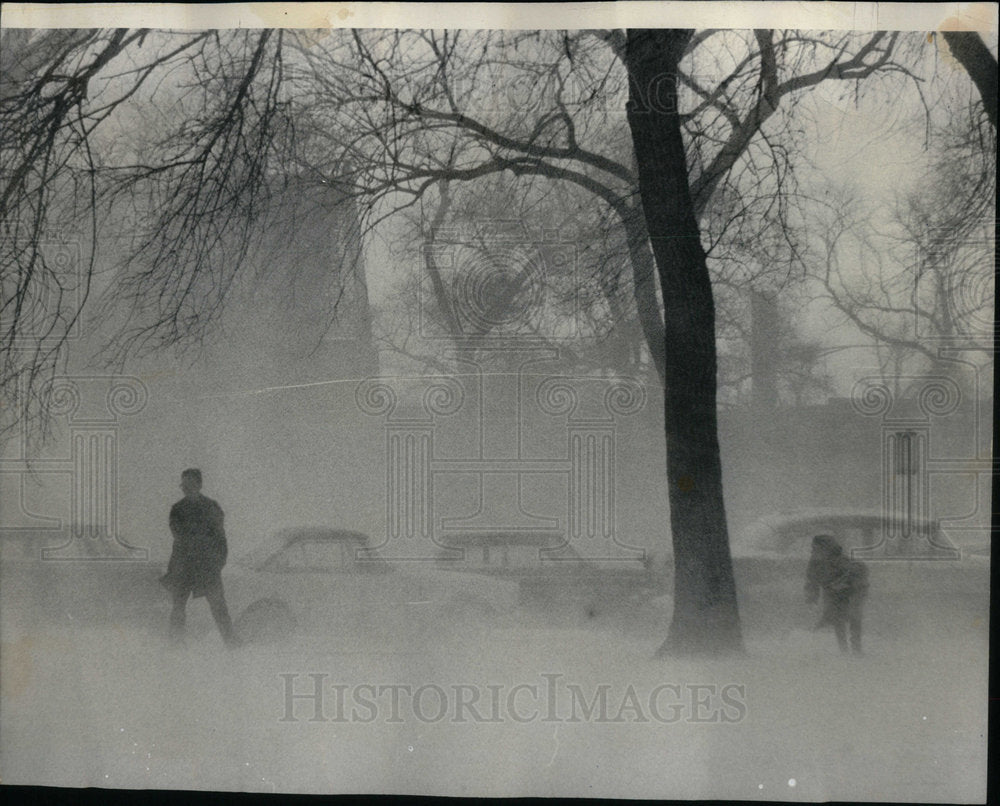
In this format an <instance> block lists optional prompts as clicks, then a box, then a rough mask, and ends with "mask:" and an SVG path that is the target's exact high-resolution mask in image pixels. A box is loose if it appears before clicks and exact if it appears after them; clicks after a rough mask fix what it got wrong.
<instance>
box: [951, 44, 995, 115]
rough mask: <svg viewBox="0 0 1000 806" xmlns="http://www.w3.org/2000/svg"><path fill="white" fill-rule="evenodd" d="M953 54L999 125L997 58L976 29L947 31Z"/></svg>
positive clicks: (987, 111) (987, 112)
mask: <svg viewBox="0 0 1000 806" xmlns="http://www.w3.org/2000/svg"><path fill="white" fill-rule="evenodd" d="M944 41H945V42H947V43H948V49H949V50H950V51H951V55H952V56H954V57H955V58H956V59H957V60H958V62H959V63H960V64H961V65H962V67H964V68H965V71H966V72H967V73H968V74H969V78H971V79H972V83H973V84H975V85H976V89H978V90H979V95H980V97H981V98H982V99H983V106H984V107H985V108H986V115H987V117H988V118H989V119H990V123H992V124H993V128H994V129H995V128H996V127H997V60H996V59H995V58H994V57H993V54H992V53H990V49H989V48H988V47H986V43H985V42H983V40H982V38H981V37H980V36H979V34H977V33H976V32H975V31H945V32H944Z"/></svg>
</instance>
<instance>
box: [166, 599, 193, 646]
mask: <svg viewBox="0 0 1000 806" xmlns="http://www.w3.org/2000/svg"><path fill="white" fill-rule="evenodd" d="M190 595H191V592H190V591H189V590H186V589H185V590H183V591H181V590H175V591H174V596H173V599H174V606H173V609H172V610H171V611H170V640H171V641H179V640H180V639H181V636H182V635H184V622H185V620H186V619H185V616H186V613H185V607H186V606H187V600H188V596H190Z"/></svg>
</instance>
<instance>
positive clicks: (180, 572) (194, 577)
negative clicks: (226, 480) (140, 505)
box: [160, 493, 229, 597]
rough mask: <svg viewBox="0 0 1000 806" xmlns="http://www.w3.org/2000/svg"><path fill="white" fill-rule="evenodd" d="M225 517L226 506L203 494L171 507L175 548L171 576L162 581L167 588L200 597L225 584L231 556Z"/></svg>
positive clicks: (169, 566) (184, 499)
mask: <svg viewBox="0 0 1000 806" xmlns="http://www.w3.org/2000/svg"><path fill="white" fill-rule="evenodd" d="M223 518H224V514H223V512H222V507H220V506H219V505H218V504H217V503H216V502H215V501H213V500H212V499H211V498H206V497H205V496H203V495H201V494H200V493H199V494H197V495H193V496H185V497H184V498H182V499H181V500H180V501H178V502H177V503H176V504H174V505H173V507H171V509H170V531H171V533H172V534H173V536H174V546H173V551H171V553H170V562H169V563H168V564H167V573H166V574H165V575H164V576H163V577H162V578H161V579H160V582H161V583H162V584H163V585H164V587H166V588H167V589H168V590H170V591H171V592H172V593H179V594H183V593H184V592H190V593H191V594H192V595H194V596H196V597H197V596H204V595H205V593H206V592H207V591H208V590H210V589H211V588H212V586H214V585H216V584H218V583H219V582H220V581H221V579H222V577H221V572H222V568H223V566H224V565H225V564H226V557H227V555H228V553H229V548H228V546H227V545H226V530H225V528H224V527H223Z"/></svg>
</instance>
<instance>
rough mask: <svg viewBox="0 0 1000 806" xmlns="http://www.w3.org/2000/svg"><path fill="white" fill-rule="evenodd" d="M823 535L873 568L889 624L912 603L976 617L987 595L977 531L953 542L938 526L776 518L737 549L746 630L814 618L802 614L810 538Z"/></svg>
mask: <svg viewBox="0 0 1000 806" xmlns="http://www.w3.org/2000/svg"><path fill="white" fill-rule="evenodd" d="M904 527H906V528H907V529H908V532H904ZM819 534H827V535H832V536H833V537H834V538H835V539H837V541H838V542H839V543H840V544H841V546H843V548H844V551H845V553H847V554H848V555H849V556H852V557H854V558H855V559H859V560H861V561H863V562H864V563H865V564H866V565H867V566H868V569H869V579H870V593H869V600H870V604H871V606H872V607H874V608H875V609H877V610H881V612H882V616H881V617H882V618H883V621H885V623H887V624H888V623H889V622H891V619H890V618H888V617H887V616H886V613H889V612H891V611H892V609H893V608H896V609H899V611H900V612H903V611H905V610H906V609H907V608H908V607H909V605H907V604H904V603H905V602H907V601H908V600H911V599H912V600H913V601H914V602H919V606H918V605H914V607H915V608H917V609H920V608H923V609H925V610H934V609H935V604H934V603H935V602H936V601H939V600H941V599H943V598H946V599H948V601H949V606H950V607H953V608H954V607H955V606H958V605H959V604H960V603H961V602H962V601H965V602H966V604H967V605H968V609H969V611H970V612H978V611H977V610H976V608H977V607H979V606H980V604H981V598H982V597H981V592H982V591H983V590H987V591H988V590H989V545H988V542H987V543H986V545H985V553H984V549H983V546H982V545H981V539H980V538H981V535H980V538H977V537H976V533H975V532H974V531H972V530H970V532H969V533H968V534H967V535H966V536H965V539H964V540H963V539H961V538H960V539H958V540H956V539H954V536H953V535H952V534H949V533H948V531H947V530H945V529H943V528H942V527H941V524H940V523H939V522H938V521H936V520H915V521H912V522H910V523H908V524H904V523H903V522H902V521H900V520H899V519H887V517H886V516H885V515H883V514H882V513H880V512H871V511H846V510H833V509H810V510H797V511H792V512H779V513H775V514H773V515H769V516H766V517H764V518H761V519H759V520H757V521H755V522H754V523H753V524H751V525H750V526H749V527H748V528H747V529H745V530H743V531H742V532H741V533H740V534H738V535H737V536H736V538H735V539H734V541H733V543H732V554H733V566H734V573H735V576H736V584H737V589H738V593H739V596H740V607H741V612H742V613H743V615H744V617H745V620H746V621H747V622H749V623H751V624H753V623H755V622H760V623H763V622H768V623H777V622H783V621H788V622H789V623H792V622H795V620H796V619H799V620H802V619H805V620H808V619H810V618H813V617H814V615H815V614H814V613H813V612H812V610H810V609H808V608H805V606H804V601H805V600H804V596H803V586H804V583H805V574H806V567H807V566H808V564H809V558H810V554H811V550H812V545H811V544H812V538H813V537H814V536H815V535H819ZM904 534H908V536H906V537H904V536H903V535H904ZM984 534H985V536H986V538H987V539H988V532H986V533H984ZM963 606H964V605H963ZM893 629H902V627H901V625H895V627H893Z"/></svg>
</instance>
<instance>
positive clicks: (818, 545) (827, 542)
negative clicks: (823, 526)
mask: <svg viewBox="0 0 1000 806" xmlns="http://www.w3.org/2000/svg"><path fill="white" fill-rule="evenodd" d="M812 547H813V551H814V552H815V551H819V552H822V553H823V554H826V555H827V556H829V557H837V556H839V555H841V554H843V553H844V550H843V549H842V548H841V546H840V543H838V542H837V539H836V538H835V537H834V536H833V535H816V537H814V538H813V540H812Z"/></svg>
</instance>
